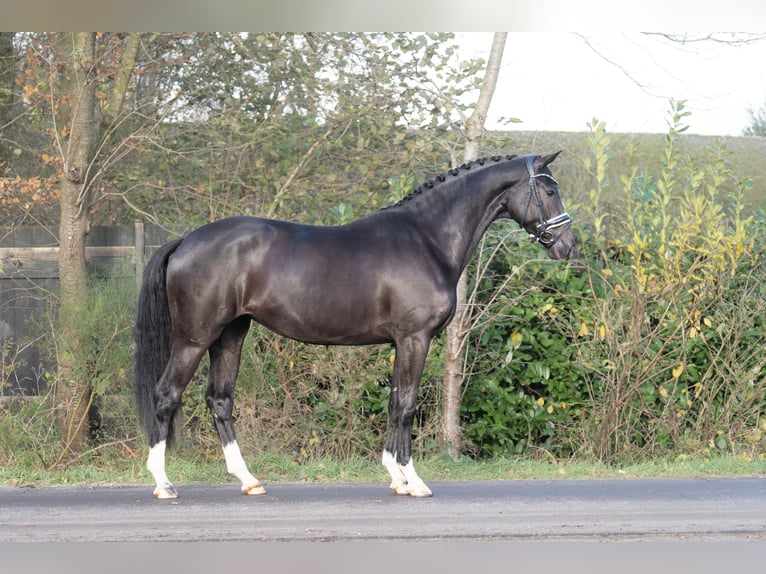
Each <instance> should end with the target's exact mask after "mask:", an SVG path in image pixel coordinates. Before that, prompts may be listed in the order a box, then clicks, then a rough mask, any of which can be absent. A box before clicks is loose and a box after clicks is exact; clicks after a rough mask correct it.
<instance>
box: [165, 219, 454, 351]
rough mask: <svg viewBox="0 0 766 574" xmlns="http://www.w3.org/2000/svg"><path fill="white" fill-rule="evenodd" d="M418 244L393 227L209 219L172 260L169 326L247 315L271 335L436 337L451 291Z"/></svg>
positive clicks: (329, 340)
mask: <svg viewBox="0 0 766 574" xmlns="http://www.w3.org/2000/svg"><path fill="white" fill-rule="evenodd" d="M417 241H418V238H417V237H413V236H412V235H411V234H409V233H407V232H406V230H404V229H402V228H400V227H397V226H396V225H391V222H389V225H381V223H380V222H376V221H372V222H364V221H362V222H361V223H357V224H356V225H351V226H343V227H313V226H306V225H296V224H291V223H285V222H279V221H268V220H261V219H257V218H232V219H230V220H224V222H223V223H220V222H216V223H213V224H210V225H208V226H204V227H202V228H200V229H199V230H197V231H195V232H193V233H192V234H190V235H189V236H188V237H187V240H185V241H184V244H183V245H182V248H180V249H179V250H178V252H177V254H176V256H174V258H173V259H171V266H169V268H168V285H169V289H170V288H171V287H172V288H174V289H171V291H173V290H175V297H173V298H171V309H174V308H176V307H177V309H176V312H174V313H173V314H174V321H175V320H176V317H177V318H178V319H177V320H178V321H191V322H199V321H200V320H201V319H202V320H204V322H205V323H206V326H209V325H210V324H211V323H214V322H215V323H220V325H221V328H222V327H223V326H225V325H226V324H227V323H228V322H230V321H231V320H233V319H234V318H235V317H236V316H239V315H250V316H252V317H253V319H254V320H256V321H258V322H260V323H262V324H263V325H265V326H267V327H268V328H270V329H272V330H274V331H276V332H277V333H280V334H282V335H285V336H288V337H291V338H294V339H298V340H301V341H306V342H310V343H322V344H370V343H382V342H387V341H391V340H394V339H395V338H396V337H397V336H399V335H400V334H402V333H403V334H405V335H406V334H407V333H415V332H422V331H431V332H435V331H436V330H438V329H439V328H441V327H442V326H443V324H444V323H445V322H446V321H447V320H448V319H449V317H450V316H451V313H452V305H453V301H454V286H452V287H450V286H449V285H447V284H446V280H445V278H444V276H443V274H442V273H441V272H440V269H439V266H438V264H437V263H436V262H435V261H432V260H431V259H429V255H428V250H426V249H424V248H422V246H419V245H417ZM200 328H203V326H202V325H200Z"/></svg>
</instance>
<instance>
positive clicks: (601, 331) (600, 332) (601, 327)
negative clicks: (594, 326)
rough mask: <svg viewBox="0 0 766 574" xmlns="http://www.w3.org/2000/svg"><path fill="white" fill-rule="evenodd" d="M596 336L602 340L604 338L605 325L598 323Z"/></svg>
mask: <svg viewBox="0 0 766 574" xmlns="http://www.w3.org/2000/svg"><path fill="white" fill-rule="evenodd" d="M598 338H599V339H601V340H602V341H603V340H604V339H606V325H599V326H598Z"/></svg>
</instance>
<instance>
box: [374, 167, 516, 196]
mask: <svg viewBox="0 0 766 574" xmlns="http://www.w3.org/2000/svg"><path fill="white" fill-rule="evenodd" d="M517 157H518V156H516V155H513V154H508V155H505V156H502V155H493V156H490V157H482V158H479V159H476V160H474V161H470V162H468V163H464V164H463V165H461V166H460V167H457V168H453V169H451V170H449V171H447V172H446V173H440V174H439V175H437V176H436V177H435V178H433V179H431V180H429V181H427V182H425V183H423V184H421V185H419V186H418V187H417V188H415V189H414V190H412V191H411V192H410V193H408V194H407V195H406V196H405V197H404V198H402V199H401V200H400V201H398V202H397V203H395V204H393V205H390V206H388V207H384V208H383V209H391V208H393V207H399V206H400V205H402V204H404V203H407V202H408V201H410V200H411V199H413V198H415V197H417V196H419V195H421V194H422V193H423V192H425V191H428V190H430V189H433V188H434V187H436V186H438V185H439V184H440V183H444V182H445V181H446V180H447V178H448V177H449V176H452V177H458V176H460V175H461V174H464V173H466V172H468V171H470V170H471V168H473V167H474V166H479V167H481V166H483V165H485V164H486V163H487V162H495V163H497V162H500V161H502V160H504V159H505V160H512V159H515V158H517Z"/></svg>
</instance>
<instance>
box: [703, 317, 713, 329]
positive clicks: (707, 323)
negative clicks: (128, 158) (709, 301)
mask: <svg viewBox="0 0 766 574" xmlns="http://www.w3.org/2000/svg"><path fill="white" fill-rule="evenodd" d="M702 322H703V323H705V326H706V327H712V326H713V320H712V319H711V318H710V317H705V318H704V319H702Z"/></svg>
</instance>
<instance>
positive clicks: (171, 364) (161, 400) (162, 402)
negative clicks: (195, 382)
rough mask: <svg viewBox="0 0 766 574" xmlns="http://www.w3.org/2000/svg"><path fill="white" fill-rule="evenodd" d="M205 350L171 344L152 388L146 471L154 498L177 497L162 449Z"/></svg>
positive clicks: (169, 435)
mask: <svg viewBox="0 0 766 574" xmlns="http://www.w3.org/2000/svg"><path fill="white" fill-rule="evenodd" d="M204 352H205V350H204V349H203V348H200V347H195V346H188V345H182V344H180V343H178V342H177V341H176V342H175V343H174V344H173V348H172V350H171V352H170V359H169V361H168V365H167V367H166V368H165V372H164V373H163V374H162V377H161V378H160V380H159V382H158V383H157V387H156V388H155V401H156V407H157V417H156V420H155V422H154V426H153V428H152V431H151V435H150V437H149V445H150V447H151V448H150V450H149V458H148V459H147V461H146V468H147V469H148V470H149V472H150V473H151V474H152V476H153V477H154V481H155V482H156V484H157V486H156V488H155V489H154V496H155V497H156V498H176V497H178V492H177V491H176V489H175V488H174V487H173V484H172V483H171V482H170V480H169V479H168V476H167V474H166V472H165V447H166V445H167V442H168V440H169V439H170V438H172V432H173V429H172V425H173V419H174V418H175V416H176V413H177V412H178V408H179V407H180V405H181V395H182V394H183V392H184V389H185V388H186V385H188V384H189V381H190V380H191V378H192V375H194V371H195V370H196V369H197V365H199V361H200V358H201V357H202V355H203V354H204Z"/></svg>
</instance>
